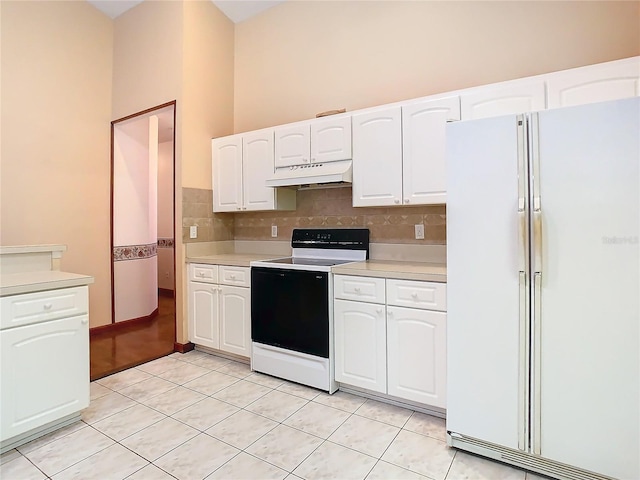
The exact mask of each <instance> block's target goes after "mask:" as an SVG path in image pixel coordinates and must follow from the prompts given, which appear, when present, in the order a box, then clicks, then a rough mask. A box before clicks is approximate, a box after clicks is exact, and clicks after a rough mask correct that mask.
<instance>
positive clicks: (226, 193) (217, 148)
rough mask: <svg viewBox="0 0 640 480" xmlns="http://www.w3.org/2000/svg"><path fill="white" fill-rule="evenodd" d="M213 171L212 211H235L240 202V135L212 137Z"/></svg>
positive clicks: (238, 207) (239, 207)
mask: <svg viewBox="0 0 640 480" xmlns="http://www.w3.org/2000/svg"><path fill="white" fill-rule="evenodd" d="M211 149H212V155H211V156H212V162H213V163H212V166H213V168H212V172H213V211H214V212H235V211H237V210H241V209H242V206H243V203H242V136H241V135H231V136H230V137H223V138H214V139H213V140H212V141H211Z"/></svg>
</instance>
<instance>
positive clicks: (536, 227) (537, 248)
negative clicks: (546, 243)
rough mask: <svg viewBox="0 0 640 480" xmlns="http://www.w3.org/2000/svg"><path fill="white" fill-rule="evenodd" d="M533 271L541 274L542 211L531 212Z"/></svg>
mask: <svg viewBox="0 0 640 480" xmlns="http://www.w3.org/2000/svg"><path fill="white" fill-rule="evenodd" d="M533 271H534V273H540V274H541V273H542V211H540V210H539V209H538V210H534V211H533Z"/></svg>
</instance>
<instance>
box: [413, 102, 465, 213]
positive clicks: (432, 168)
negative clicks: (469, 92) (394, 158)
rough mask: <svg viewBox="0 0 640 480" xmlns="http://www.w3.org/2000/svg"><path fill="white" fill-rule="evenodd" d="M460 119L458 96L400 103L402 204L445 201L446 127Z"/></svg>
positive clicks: (439, 202)
mask: <svg viewBox="0 0 640 480" xmlns="http://www.w3.org/2000/svg"><path fill="white" fill-rule="evenodd" d="M455 120H460V98H459V97H457V96H455V97H447V98H440V99H437V100H420V101H416V102H411V103H408V104H406V105H403V106H402V203H403V204H404V205H425V204H443V203H445V201H446V176H445V173H446V172H445V170H446V168H445V166H446V161H445V143H446V137H445V128H446V125H447V122H449V121H455Z"/></svg>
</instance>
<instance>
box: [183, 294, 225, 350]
mask: <svg viewBox="0 0 640 480" xmlns="http://www.w3.org/2000/svg"><path fill="white" fill-rule="evenodd" d="M218 289H219V287H218V285H214V284H211V283H201V282H193V281H190V282H189V330H190V335H189V340H190V341H191V342H193V343H195V344H196V345H202V346H204V347H209V348H215V349H218V348H220V335H219V331H220V316H219V314H218V312H219V306H218V305H219V303H220V293H219V292H218Z"/></svg>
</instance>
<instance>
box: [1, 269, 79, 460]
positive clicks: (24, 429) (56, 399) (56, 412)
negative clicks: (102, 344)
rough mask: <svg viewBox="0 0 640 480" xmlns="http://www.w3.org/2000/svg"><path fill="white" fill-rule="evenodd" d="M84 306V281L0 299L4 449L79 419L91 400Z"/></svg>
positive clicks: (2, 437)
mask: <svg viewBox="0 0 640 480" xmlns="http://www.w3.org/2000/svg"><path fill="white" fill-rule="evenodd" d="M46 273H49V272H46ZM51 273H52V275H54V274H55V272H51ZM24 275H25V278H28V274H24ZM87 278H89V277H87ZM88 305H89V289H88V287H87V286H86V285H84V286H77V287H69V288H58V289H53V290H46V291H37V292H31V293H24V294H16V295H9V296H5V297H2V298H0V310H1V312H2V329H1V330H0V348H1V351H0V359H1V363H0V372H1V373H0V391H1V392H2V401H1V402H0V412H1V413H0V440H1V441H2V450H3V451H4V450H5V449H7V448H12V447H13V446H16V445H19V444H21V443H24V442H25V441H28V440H29V439H31V438H35V437H37V436H38V435H42V434H43V433H46V432H47V431H50V430H53V429H54V428H55V425H59V426H63V425H65V424H67V423H69V422H70V421H72V417H74V418H73V419H76V418H75V417H77V419H79V414H80V411H81V410H82V409H83V408H86V407H87V406H88V405H89V317H88Z"/></svg>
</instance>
